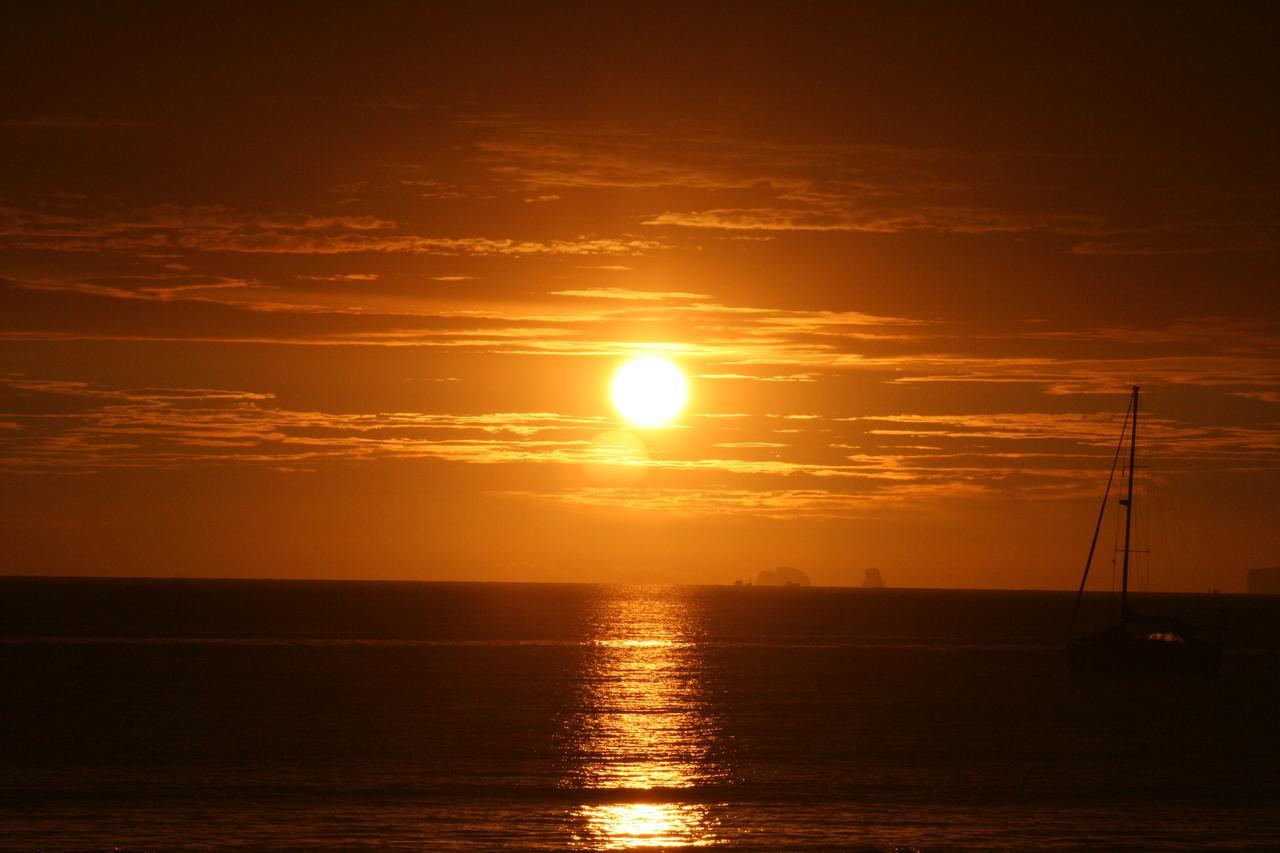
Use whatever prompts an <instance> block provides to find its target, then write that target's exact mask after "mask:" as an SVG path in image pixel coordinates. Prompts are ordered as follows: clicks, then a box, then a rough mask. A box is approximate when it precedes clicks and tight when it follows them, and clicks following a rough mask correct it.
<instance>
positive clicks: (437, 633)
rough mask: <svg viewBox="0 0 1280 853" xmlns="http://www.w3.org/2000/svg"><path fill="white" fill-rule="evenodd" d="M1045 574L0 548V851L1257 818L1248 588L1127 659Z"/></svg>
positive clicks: (424, 843) (1120, 829)
mask: <svg viewBox="0 0 1280 853" xmlns="http://www.w3.org/2000/svg"><path fill="white" fill-rule="evenodd" d="M1071 601H1072V595H1071V594H1069V593H1056V592H983V591H943V590H856V589H822V588H761V587H746V588H738V587H693V586H686V587H645V586H635V587H627V586H591V585H556V584H472V583H365V582H294V581H216V580H93V579H36V578H0V697H2V698H0V849H3V850H6V851H23V850H42V851H65V850H86V851H89V850H103V851H107V850H131V851H162V850H178V849H184V850H222V849H231V848H236V849H240V850H312V849H353V850H354V849H367V848H370V847H378V848H382V849H390V850H502V849H505V850H520V849H527V850H574V849H577V850H616V849H645V848H651V849H670V848H679V847H686V846H705V847H724V848H726V849H734V850H804V849H822V850H827V849H855V850H868V851H871V850H916V849H920V850H934V849H992V850H1021V849H1029V848H1036V849H1078V848H1087V847H1093V848H1096V849H1106V850H1122V849H1134V850H1146V849H1153V848H1155V849H1175V848H1203V847H1219V848H1238V849H1265V848H1272V849H1276V848H1280V638H1277V637H1276V636H1275V632H1276V628H1277V626H1280V598H1277V597H1258V596H1254V597H1249V596H1231V595H1217V596H1164V597H1157V596H1146V597H1144V598H1142V599H1140V601H1139V604H1140V605H1142V606H1146V607H1149V608H1150V609H1152V610H1158V609H1162V610H1164V611H1169V610H1173V611H1177V612H1183V613H1186V614H1188V615H1191V616H1195V617H1198V618H1208V619H1213V620H1216V621H1217V622H1218V623H1219V624H1221V625H1223V626H1224V628H1225V629H1226V641H1227V644H1228V646H1227V648H1228V651H1227V655H1226V658H1225V663H1224V665H1223V668H1222V672H1221V674H1220V675H1219V676H1218V677H1216V678H1212V679H1157V680H1147V681H1117V680H1105V679H1102V680H1100V679H1087V678H1078V677H1072V676H1070V675H1069V674H1068V673H1067V669H1066V660H1065V653H1064V649H1063V639H1064V635H1065V631H1066V625H1067V620H1068V618H1069V614H1070V610H1071ZM1108 606H1110V604H1109V602H1108V601H1107V600H1106V599H1105V598H1103V597H1098V596H1093V597H1091V598H1090V599H1089V601H1088V602H1087V607H1086V609H1087V610H1089V611H1090V612H1091V613H1092V614H1093V615H1094V616H1095V617H1097V618H1101V617H1100V616H1099V614H1101V613H1102V612H1103V611H1104V610H1105V608H1107V607H1108Z"/></svg>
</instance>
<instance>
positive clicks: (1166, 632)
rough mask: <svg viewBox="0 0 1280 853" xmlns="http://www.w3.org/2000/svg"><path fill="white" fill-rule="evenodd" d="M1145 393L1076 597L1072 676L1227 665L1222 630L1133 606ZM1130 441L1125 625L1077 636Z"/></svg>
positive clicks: (1124, 430)
mask: <svg viewBox="0 0 1280 853" xmlns="http://www.w3.org/2000/svg"><path fill="white" fill-rule="evenodd" d="M1139 392H1140V389H1139V388H1138V386H1137V385H1135V386H1133V394H1132V395H1131V396H1130V398H1129V408H1128V411H1127V412H1126V413H1125V422H1124V426H1122V427H1121V430H1120V443H1119V444H1118V445H1117V446H1116V454H1115V458H1114V459H1113V460H1112V462H1111V474H1110V475H1109V476H1108V478H1107V488H1106V491H1105V492H1104V493H1103V495H1102V506H1101V507H1100V508H1099V510H1098V522H1097V524H1096V525H1095V526H1094V529H1093V541H1092V542H1091V543H1090V544H1089V556H1088V558H1087V559H1086V560H1085V565H1084V575H1083V576H1082V577H1081V578H1080V589H1079V590H1078V591H1077V592H1076V601H1075V606H1074V607H1073V608H1072V611H1071V628H1070V629H1069V633H1068V637H1067V656H1068V658H1069V660H1070V663H1071V671H1072V672H1075V673H1085V674H1107V675H1213V674H1214V673H1216V672H1217V671H1218V668H1219V667H1220V666H1221V665H1222V634H1221V630H1220V629H1218V628H1217V627H1216V626H1212V625H1193V624H1190V623H1187V622H1184V621H1182V620H1181V619H1177V618H1173V617H1161V616H1151V615H1147V614H1140V613H1137V612H1136V611H1134V610H1133V609H1132V608H1131V607H1130V606H1129V555H1130V553H1131V550H1132V549H1131V536H1132V532H1133V472H1134V461H1135V458H1136V456H1137V450H1138V396H1139ZM1126 439H1127V441H1128V446H1129V463H1128V465H1127V469H1128V470H1127V474H1128V485H1127V488H1126V493H1125V497H1124V498H1122V499H1120V500H1119V501H1118V503H1119V505H1120V506H1121V507H1123V509H1124V562H1123V564H1122V568H1121V574H1120V619H1119V622H1118V623H1117V624H1114V625H1111V626H1109V627H1107V628H1104V629H1103V630H1101V631H1096V632H1092V633H1086V634H1076V633H1075V623H1076V617H1077V615H1078V614H1079V612H1080V601H1081V599H1082V598H1083V597H1084V588H1085V584H1086V583H1087V582H1088V580H1089V568H1090V566H1091V565H1092V564H1093V554H1094V551H1095V550H1096V549H1097V545H1098V533H1099V531H1100V530H1101V529H1102V518H1103V515H1104V513H1105V512H1106V508H1107V500H1108V498H1109V497H1110V495H1111V485H1112V483H1113V482H1114V480H1115V474H1116V466H1117V464H1118V463H1119V461H1120V457H1121V453H1122V451H1123V450H1124V447H1125V443H1126Z"/></svg>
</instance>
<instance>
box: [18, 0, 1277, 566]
mask: <svg viewBox="0 0 1280 853" xmlns="http://www.w3.org/2000/svg"><path fill="white" fill-rule="evenodd" d="M2 14H3V20H0V24H2V26H0V30H2V31H3V32H4V33H5V35H4V36H3V39H4V49H3V50H0V57H2V58H0V70H3V72H4V75H5V78H6V79H7V80H9V81H10V84H9V85H7V86H6V87H4V90H3V91H2V92H0V162H3V163H4V164H5V165H4V174H5V177H4V180H3V182H0V534H2V535H3V541H4V545H5V547H4V549H3V557H2V558H0V560H2V561H3V562H0V572H5V573H24V574H124V575H202V576H291V577H292V576H307V577H342V578H424V579H485V580H487V579H533V580H603V581H611V580H677V581H689V582H717V583H718V582H726V581H731V580H733V579H735V578H741V577H749V576H752V575H754V574H755V573H756V572H757V571H758V570H759V569H762V568H768V567H772V566H774V565H778V564H781V563H786V564H789V565H795V566H799V567H801V568H803V569H805V570H806V571H808V572H809V573H810V575H811V576H812V577H813V578H814V580H815V582H818V583H828V584H839V583H857V582H859V581H860V580H861V578H862V574H863V570H864V569H865V568H866V567H867V566H871V565H876V566H879V567H880V568H881V570H882V572H883V573H884V575H885V578H886V580H887V581H888V583H890V584H891V585H903V586H1000V587H1071V586H1073V585H1074V584H1075V582H1076V580H1077V578H1078V573H1079V571H1080V568H1081V564H1082V562H1083V558H1084V553H1085V550H1086V549H1087V547H1088V536H1089V534H1090V533H1091V526H1092V521H1093V513H1094V512H1095V511H1096V500H1097V498H1098V497H1099V496H1100V493H1101V489H1102V486H1103V484H1104V481H1105V476H1106V469H1107V466H1108V465H1109V462H1110V454H1111V452H1112V448H1113V444H1114V440H1115V437H1116V435H1117V433H1118V430H1119V426H1120V422H1121V419H1122V416H1123V411H1124V407H1125V394H1126V393H1127V391H1128V386H1129V385H1131V384H1133V383H1140V384H1142V385H1143V386H1144V388H1145V391H1146V393H1145V394H1144V398H1143V405H1144V409H1145V411H1144V415H1145V414H1146V413H1149V419H1147V420H1145V421H1144V427H1145V428H1146V437H1147V438H1149V439H1150V444H1149V446H1147V447H1145V448H1144V449H1143V451H1142V452H1143V454H1144V459H1145V462H1146V464H1148V465H1149V466H1150V468H1149V469H1148V470H1144V471H1142V472H1140V475H1141V477H1145V478H1147V479H1148V480H1149V481H1150V482H1152V483H1154V484H1157V485H1158V486H1159V488H1158V489H1153V495H1152V497H1151V499H1150V500H1148V501H1147V502H1146V503H1145V504H1143V505H1142V506H1143V507H1144V508H1151V510H1152V511H1151V513H1150V518H1151V521H1152V524H1151V540H1152V542H1151V545H1152V549H1153V551H1154V554H1153V556H1152V558H1151V567H1150V580H1149V583H1150V585H1151V586H1152V587H1153V588H1155V587H1160V588H1174V589H1189V590H1202V589H1207V588H1209V587H1220V588H1222V589H1224V590H1240V589H1243V586H1244V583H1243V572H1244V570H1245V569H1247V568H1250V567H1254V566H1260V565H1267V564H1276V563H1280V534H1278V533H1277V530H1276V525H1275V514H1276V498H1275V495H1276V494H1277V489H1278V488H1280V476H1278V468H1280V430H1278V429H1277V427H1278V422H1280V315H1278V312H1277V309H1278V308H1280V296H1278V295H1277V293H1278V291H1277V271H1278V269H1280V266H1278V264H1277V249H1278V248H1280V239H1278V238H1280V218H1277V215H1276V211H1275V199H1276V197H1277V192H1278V191H1280V170H1278V169H1277V166H1278V165H1280V158H1278V155H1277V152H1278V151H1280V133H1278V128H1280V124H1278V122H1277V108H1276V106H1275V98H1274V93H1275V92H1276V91H1277V90H1278V89H1280V87H1278V86H1277V84H1280V74H1278V73H1277V72H1278V67H1277V57H1278V56H1280V49H1278V48H1280V39H1277V25H1276V16H1275V15H1274V14H1271V13H1270V12H1269V10H1266V9H1264V8H1263V7H1260V6H1259V7H1252V8H1251V7H1250V6H1248V5H1245V4H1241V5H1239V6H1236V7H1233V8H1231V9H1228V10H1226V11H1223V10H1221V9H1218V8H1216V6H1214V5H1210V4H1205V5H1200V6H1194V5H1181V4H1180V5H1178V6H1177V7H1171V6H1168V5H1167V4H1151V5H1141V4H1124V5H1122V6H1120V7H1118V8H1117V7H1115V6H1113V5H1110V4H1102V5H1089V4H1066V5H1062V6H1057V7H1050V6H1047V5H1044V4H1033V5H1026V4H978V5H970V6H959V5H956V6H954V7H951V8H939V7H938V6H936V5H934V4H909V3H907V4H904V3H885V4H880V3H873V4H857V5H850V6H847V7H843V8H842V9H841V10H840V12H839V14H833V13H828V12H826V11H823V10H821V9H820V8H819V7H802V8H801V9H800V11H796V10H794V9H792V8H791V7H790V6H789V5H788V6H783V5H779V6H778V7H776V8H774V9H773V10H771V11H758V10H752V9H748V8H746V7H743V6H740V5H737V4H733V5H699V6H698V7H696V8H693V9H689V8H686V7H685V6H683V5H661V4H659V5H653V4H645V5H643V6H635V7H630V8H627V7H604V6H600V7H597V6H596V5H592V4H584V5H575V6H556V7H541V8H538V9H532V8H522V9H520V10H519V11H513V10H511V9H509V8H505V7H502V6H495V7H489V6H485V5H483V4H475V3H468V4H461V5H457V6H432V8H430V9H418V10H416V11H412V12H407V11H406V10H404V9H397V8H395V7H390V6H379V5H376V4H375V5H372V6H371V7H370V8H368V9H366V8H363V7H362V8H360V9H359V10H356V11H351V12H349V13H344V14H345V16H344V17H331V16H316V15H315V13H314V12H313V10H312V8H311V7H310V6H307V5H300V6H294V7H290V6H275V7H272V9H271V10H269V11H266V12H264V11H261V10H258V9H256V8H255V7H254V6H252V5H245V6H228V7H222V8H218V9H206V10H204V11H203V12H199V13H190V14H188V13H184V14H183V15H181V16H175V14H174V12H173V10H172V9H170V8H169V7H166V6H160V5H157V6H146V5H143V6H136V7H132V6H131V7H129V8H128V9H124V10H122V9H112V8H102V9H98V8H78V7H68V8H65V9H61V10H59V9H47V8H42V9H38V10H37V9H27V10H18V11H15V10H6V11H5V12H4V13H2ZM653 348H660V349H662V350H663V351H664V352H665V353H666V354H667V355H668V357H670V358H671V359H673V360H674V361H676V362H677V363H678V364H680V365H681V367H682V368H683V369H684V370H685V372H686V373H687V374H688V376H689V377H690V383H691V389H692V396H691V399H690V403H689V406H688V408H687V409H686V410H685V413H684V415H683V416H682V417H681V418H680V419H679V421H678V422H677V423H676V424H675V425H674V426H672V427H670V428H666V429H660V430H649V431H644V432H643V433H640V434H639V435H640V437H641V439H642V440H643V442H644V443H645V445H646V449H647V454H648V464H647V466H645V467H644V469H643V470H642V471H640V472H639V473H636V472H629V473H628V475H627V476H617V475H616V472H610V471H608V470H605V471H603V472H602V471H601V470H600V466H598V465H596V466H593V465H592V464H591V460H592V454H593V449H592V448H593V442H594V441H596V440H597V439H598V438H599V437H600V436H601V435H602V434H604V433H608V432H609V431H611V430H615V429H618V428H620V426H621V424H620V422H619V420H618V417H617V415H616V413H615V412H614V411H613V409H612V408H611V406H610V404H609V397H608V381H609V377H610V375H611V373H612V371H613V370H614V369H616V367H617V366H618V365H619V364H620V363H621V361H622V360H623V359H625V358H626V357H627V356H628V355H629V354H632V353H635V352H642V351H646V350H649V349H653ZM1141 477H1140V478H1141ZM1155 510H1159V512H1158V513H1157V512H1156V511H1155ZM1105 573H1106V570H1105V569H1104V570H1103V575H1104V577H1105ZM1144 582H1146V581H1144Z"/></svg>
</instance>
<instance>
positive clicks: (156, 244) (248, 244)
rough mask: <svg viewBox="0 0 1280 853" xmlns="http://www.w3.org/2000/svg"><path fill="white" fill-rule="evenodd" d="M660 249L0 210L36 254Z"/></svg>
mask: <svg viewBox="0 0 1280 853" xmlns="http://www.w3.org/2000/svg"><path fill="white" fill-rule="evenodd" d="M661 245H662V244H660V243H659V242H657V241H655V240H652V239H647V238H639V237H635V236H630V235H617V236H612V237H596V236H577V237H574V238H572V239H556V240H519V239H514V238H495V237H439V236H432V235H425V234H419V233H414V232H413V231H412V230H409V229H406V228H403V227H401V226H400V225H399V224H398V223H397V222H395V221H394V220H389V219H384V218H379V217H375V216H318V215H311V214H257V213H249V212H245V211H239V210H234V209H231V208H226V207H217V206H212V207H178V206H174V205H160V206H156V207H151V208H145V209H142V210H137V211H131V212H125V213H112V214H101V215H97V216H85V217H77V216H69V215H67V214H64V213H50V212H48V211H42V210H36V209H21V208H13V207H7V208H0V247H4V248H9V249H27V250H39V251H60V252H121V253H138V252H148V251H162V250H170V251H188V252H229V253H241V254H301V255H339V254H357V253H366V252H374V253H396V254H421V255H475V256H508V257H531V256H556V255H568V256H628V255H638V254H642V253H645V252H649V251H654V250H656V249H658V248H660V247H661Z"/></svg>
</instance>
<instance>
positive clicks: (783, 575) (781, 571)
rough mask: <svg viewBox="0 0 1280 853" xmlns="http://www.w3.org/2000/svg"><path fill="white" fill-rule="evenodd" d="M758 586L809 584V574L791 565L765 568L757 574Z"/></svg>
mask: <svg viewBox="0 0 1280 853" xmlns="http://www.w3.org/2000/svg"><path fill="white" fill-rule="evenodd" d="M756 584H757V585H758V586H808V585H809V576H808V575H806V574H805V573H804V572H802V571H800V570H799V569H793V568H791V567H790V566H778V568H776V569H763V570H761V572H760V574H758V575H756Z"/></svg>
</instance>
